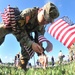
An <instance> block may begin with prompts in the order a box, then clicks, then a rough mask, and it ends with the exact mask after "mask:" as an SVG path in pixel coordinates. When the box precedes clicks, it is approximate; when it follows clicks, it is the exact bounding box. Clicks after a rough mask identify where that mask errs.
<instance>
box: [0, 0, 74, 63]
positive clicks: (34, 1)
mask: <svg viewBox="0 0 75 75" xmlns="http://www.w3.org/2000/svg"><path fill="white" fill-rule="evenodd" d="M49 1H51V2H53V3H54V4H55V5H56V6H57V7H58V9H59V12H60V16H59V17H58V18H61V17H63V16H68V17H69V18H70V19H71V20H72V21H73V22H74V23H75V6H74V5H75V0H0V12H1V11H2V12H3V11H4V8H6V7H7V5H11V6H12V7H14V6H17V7H18V8H19V9H20V10H23V9H25V8H31V7H35V6H36V7H42V6H43V5H44V4H45V3H47V2H49ZM1 21H2V19H1V17H0V22H1ZM49 25H50V24H49ZM49 25H48V26H49ZM48 26H47V27H46V30H47V29H48ZM45 37H46V38H47V39H48V40H49V41H51V42H52V44H53V50H52V52H49V53H46V54H47V55H48V57H51V56H54V57H55V59H57V57H58V53H59V51H60V50H62V52H63V54H65V55H68V49H67V48H66V47H65V46H64V45H63V44H62V43H60V42H59V41H57V40H56V39H54V38H53V37H52V36H51V35H50V34H48V33H47V32H46V33H45ZM44 46H45V44H44ZM20 51H21V47H20V45H19V42H17V40H16V38H15V36H13V35H12V34H9V35H6V38H5V41H4V42H3V44H2V45H1V46H0V58H1V59H2V61H3V62H12V61H13V59H14V56H15V55H16V54H17V53H18V52H20ZM35 58H36V59H35V61H36V60H37V55H35ZM30 62H32V64H33V63H34V57H33V58H32V59H31V60H30Z"/></svg>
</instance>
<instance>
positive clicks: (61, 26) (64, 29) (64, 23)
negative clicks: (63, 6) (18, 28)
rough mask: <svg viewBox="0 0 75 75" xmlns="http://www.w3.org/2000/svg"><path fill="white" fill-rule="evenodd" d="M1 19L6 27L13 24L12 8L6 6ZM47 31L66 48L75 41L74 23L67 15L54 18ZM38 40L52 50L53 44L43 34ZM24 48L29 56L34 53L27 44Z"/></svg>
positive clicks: (48, 49)
mask: <svg viewBox="0 0 75 75" xmlns="http://www.w3.org/2000/svg"><path fill="white" fill-rule="evenodd" d="M1 17H2V20H3V22H4V25H7V27H8V28H10V27H11V26H10V25H15V23H16V21H15V14H14V8H12V7H10V6H8V7H7V8H6V9H4V13H1ZM47 32H48V33H49V34H50V35H51V36H53V37H54V38H55V39H56V40H58V41H59V42H61V43H63V45H64V46H66V47H67V48H70V46H71V45H72V44H73V43H74V42H75V25H74V24H73V22H72V21H71V20H70V19H69V18H68V17H67V16H64V17H62V18H60V19H58V20H56V21H55V22H54V23H52V24H51V25H50V26H49V28H48V30H47ZM38 40H39V42H40V43H42V42H44V41H45V42H47V47H46V51H47V52H49V51H51V50H52V48H53V45H52V43H51V42H50V41H48V40H47V39H46V38H45V37H44V36H43V35H41V36H39V37H38ZM24 47H25V49H26V50H27V51H28V53H29V54H30V56H32V55H33V54H34V52H33V50H31V49H30V48H28V47H27V46H24Z"/></svg>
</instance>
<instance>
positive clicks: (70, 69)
mask: <svg viewBox="0 0 75 75" xmlns="http://www.w3.org/2000/svg"><path fill="white" fill-rule="evenodd" d="M74 74H75V61H73V62H71V63H69V64H66V65H59V66H56V67H49V68H46V70H44V69H42V68H37V69H34V68H30V69H28V70H27V71H24V70H22V69H17V68H15V67H9V66H0V75H74Z"/></svg>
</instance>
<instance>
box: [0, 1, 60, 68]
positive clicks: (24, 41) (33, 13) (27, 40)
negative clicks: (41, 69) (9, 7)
mask: <svg viewBox="0 0 75 75" xmlns="http://www.w3.org/2000/svg"><path fill="white" fill-rule="evenodd" d="M38 9H39V8H36V7H34V8H28V9H25V10H23V11H22V12H21V13H20V14H19V13H18V15H17V12H15V16H16V17H15V19H16V23H15V24H14V25H13V24H12V25H10V24H9V25H10V26H11V27H10V28H6V29H4V28H2V27H1V26H2V25H3V23H2V24H0V44H2V42H3V41H4V38H5V35H7V34H9V33H12V34H14V35H15V37H16V38H17V40H18V41H19V42H20V46H21V54H22V56H21V60H22V62H21V66H22V68H23V69H25V67H26V65H27V62H28V60H29V59H30V58H31V57H32V56H33V55H34V51H33V50H32V48H31V45H32V43H33V41H35V42H37V43H38V39H37V38H38V36H39V35H40V34H41V35H44V32H45V28H44V26H43V25H39V24H38V20H37V14H38ZM14 10H17V9H14ZM43 10H44V13H43V16H44V19H45V20H46V21H47V23H51V22H53V20H54V19H56V18H57V17H58V16H59V11H58V9H57V7H56V6H55V5H54V4H53V3H50V2H48V3H47V4H46V5H44V9H43ZM28 16H29V20H27V17H28ZM31 32H35V33H36V34H35V39H33V37H32V36H31ZM27 49H28V50H29V51H27ZM28 52H29V53H28Z"/></svg>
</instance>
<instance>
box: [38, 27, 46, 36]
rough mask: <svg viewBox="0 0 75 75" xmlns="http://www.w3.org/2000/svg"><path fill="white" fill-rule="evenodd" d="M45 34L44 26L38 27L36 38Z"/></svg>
mask: <svg viewBox="0 0 75 75" xmlns="http://www.w3.org/2000/svg"><path fill="white" fill-rule="evenodd" d="M44 34H45V27H44V26H39V27H38V36H40V35H44Z"/></svg>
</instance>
